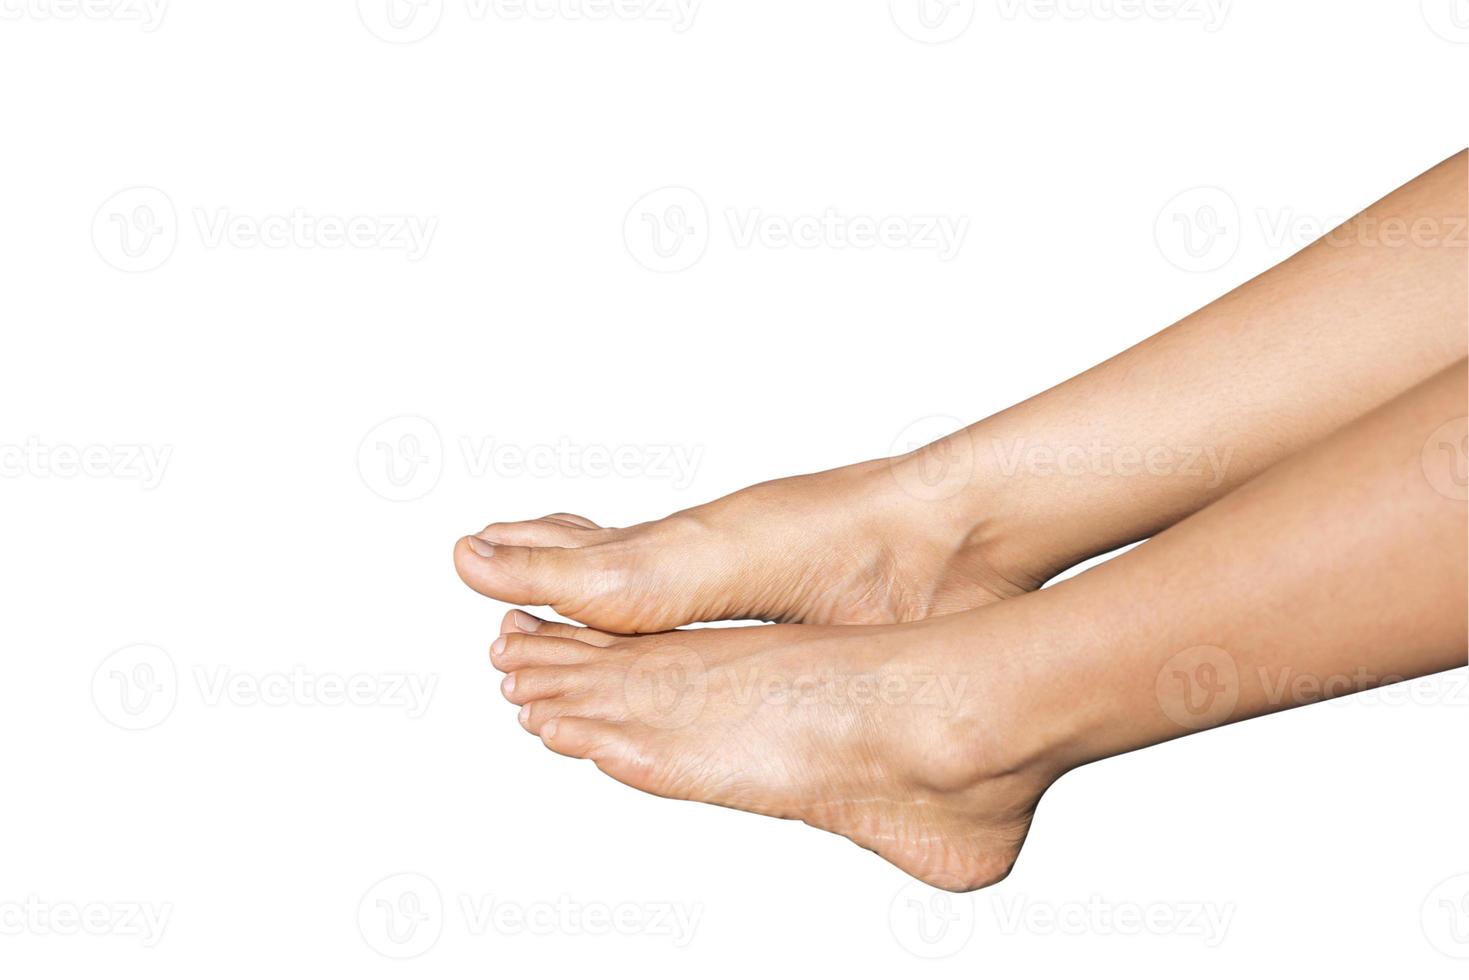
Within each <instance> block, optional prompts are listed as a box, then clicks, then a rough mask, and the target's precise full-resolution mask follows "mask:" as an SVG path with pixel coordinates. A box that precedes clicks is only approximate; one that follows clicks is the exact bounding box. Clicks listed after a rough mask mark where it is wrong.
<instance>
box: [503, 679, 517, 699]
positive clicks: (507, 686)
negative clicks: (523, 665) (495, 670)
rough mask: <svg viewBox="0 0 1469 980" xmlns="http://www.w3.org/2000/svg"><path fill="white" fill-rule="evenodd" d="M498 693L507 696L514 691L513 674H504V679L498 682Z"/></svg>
mask: <svg viewBox="0 0 1469 980" xmlns="http://www.w3.org/2000/svg"><path fill="white" fill-rule="evenodd" d="M500 693H501V694H503V695H505V696H506V697H507V698H508V697H509V696H510V695H512V694H514V693H515V675H514V674H506V675H505V679H504V680H503V681H501V682H500Z"/></svg>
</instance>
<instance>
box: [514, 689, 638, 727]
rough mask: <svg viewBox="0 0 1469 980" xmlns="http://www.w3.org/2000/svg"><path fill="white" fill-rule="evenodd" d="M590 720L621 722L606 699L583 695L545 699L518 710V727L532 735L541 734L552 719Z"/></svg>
mask: <svg viewBox="0 0 1469 980" xmlns="http://www.w3.org/2000/svg"><path fill="white" fill-rule="evenodd" d="M567 716H571V717H576V718H590V719H593V720H595V721H621V720H622V716H621V714H620V712H619V711H618V710H617V706H616V705H615V704H613V703H612V701H610V700H609V699H607V698H600V697H597V696H596V695H584V696H581V697H574V698H547V699H545V700H543V701H531V702H530V703H529V704H526V705H525V706H523V707H522V708H521V709H520V725H521V727H522V728H524V729H525V730H526V731H528V732H530V733H531V734H533V735H539V734H541V729H542V727H543V726H544V725H545V724H546V722H548V721H550V720H551V719H552V718H564V717H567Z"/></svg>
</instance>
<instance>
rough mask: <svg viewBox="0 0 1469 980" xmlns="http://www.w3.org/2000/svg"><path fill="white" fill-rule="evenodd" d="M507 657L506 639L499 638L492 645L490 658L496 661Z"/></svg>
mask: <svg viewBox="0 0 1469 980" xmlns="http://www.w3.org/2000/svg"><path fill="white" fill-rule="evenodd" d="M504 655H505V637H503V636H502V637H499V638H498V639H496V640H495V642H494V643H491V644H490V656H491V657H492V658H494V659H496V660H498V659H500V657H502V656H504Z"/></svg>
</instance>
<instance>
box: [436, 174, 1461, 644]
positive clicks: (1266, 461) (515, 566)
mask: <svg viewBox="0 0 1469 980" xmlns="http://www.w3.org/2000/svg"><path fill="white" fill-rule="evenodd" d="M1466 160H1469V155H1466V154H1465V153H1459V154H1457V155H1456V156H1454V157H1452V158H1450V159H1448V160H1446V161H1444V162H1443V163H1441V164H1439V165H1438V166H1436V167H1434V168H1433V169H1432V170H1429V171H1428V172H1427V173H1425V174H1423V175H1422V176H1420V177H1418V178H1417V179H1415V180H1413V181H1412V182H1410V183H1409V184H1407V185H1405V186H1404V187H1402V188H1400V189H1398V190H1396V191H1394V192H1393V193H1391V194H1389V195H1388V196H1387V197H1385V198H1383V199H1382V200H1381V201H1378V202H1377V203H1376V204H1374V205H1372V206H1371V207H1369V208H1368V209H1367V210H1366V211H1364V212H1363V213H1362V214H1360V215H1358V216H1357V217H1355V218H1353V219H1352V220H1351V221H1349V222H1347V223H1346V224H1345V225H1343V226H1342V227H1341V228H1339V229H1337V230H1335V231H1334V232H1332V233H1331V234H1329V235H1327V236H1326V237H1325V238H1323V239H1321V240H1320V241H1318V242H1316V243H1314V244H1313V245H1311V246H1310V247H1308V248H1306V249H1305V250H1303V251H1302V252H1300V253H1298V254H1297V255H1295V256H1293V257H1292V258H1290V259H1289V260H1287V261H1286V262H1284V263H1282V264H1281V265H1279V266H1277V267H1275V268H1274V269H1271V270H1270V271H1269V272H1266V273H1265V274H1263V275H1261V276H1259V277H1257V278H1256V279H1254V280H1252V281H1250V282H1248V283H1246V284H1245V285H1243V286H1241V287H1239V288H1238V289H1236V290H1235V291H1233V292H1231V293H1229V294H1228V295H1226V296H1224V297H1222V298H1221V299H1219V300H1217V301H1216V302H1214V303H1212V304H1210V305H1209V306H1208V307H1206V308H1204V309H1203V310H1201V311H1199V312H1198V313H1195V314H1193V315H1192V316H1189V317H1187V318H1185V319H1184V320H1182V321H1180V322H1179V323H1177V324H1175V325H1174V326H1172V327H1169V328H1168V329H1166V330H1164V331H1162V332H1161V333H1159V334H1157V335H1155V336H1153V337H1151V338H1149V339H1148V340H1146V341H1144V342H1142V343H1141V344H1138V345H1137V346H1136V347H1133V348H1131V349H1129V350H1127V351H1124V352H1123V353H1121V354H1119V355H1117V356H1116V357H1114V358H1112V359H1111V360H1108V361H1106V362H1105V363H1103V364H1100V365H1098V366H1097V367H1095V368H1092V369H1091V370H1089V371H1087V372H1085V373H1083V374H1081V375H1078V376H1077V377H1075V378H1072V379H1071V380H1070V381H1067V382H1065V383H1064V384H1061V385H1059V386H1057V387H1055V388H1052V389H1050V390H1049V391H1046V392H1044V393H1042V394H1040V395H1037V396H1036V397H1034V398H1031V399H1029V400H1028V401H1025V402H1023V403H1021V404H1019V405H1016V406H1014V407H1013V408H1010V409H1008V410H1006V411H1004V412H1001V413H999V414H998V415H995V416H992V417H990V418H987V419H985V420H983V421H981V422H978V423H976V424H974V425H972V426H970V427H969V428H967V429H964V430H961V431H960V432H957V433H955V434H953V435H952V436H949V437H946V438H945V439H942V440H940V441H939V442H937V443H935V444H933V445H931V446H928V447H925V448H923V449H920V450H917V451H915V452H913V453H910V454H908V455H906V456H901V457H897V458H894V459H888V460H877V461H871V462H866V463H859V464H857V465H855V466H848V467H844V468H842V469H837V470H830V471H827V472H824V473H816V474H812V475H808V476H799V477H794V478H790V479H784V480H776V481H773V482H770V483H763V484H759V485H757V486H753V487H750V488H748V489H745V490H742V491H739V492H738V493H735V494H732V495H730V496H728V497H724V498H722V499H720V500H716V501H714V502H712V503H709V504H705V505H703V506H700V507H695V508H693V509H691V510H686V511H682V512H680V513H677V514H674V515H672V516H670V517H667V518H664V519H663V520H659V521H653V522H650V523H647V524H639V525H637V526H634V527H628V528H602V527H598V526H597V525H596V524H594V523H593V522H592V521H590V520H588V519H586V518H583V517H578V516H575V515H571V514H553V515H550V516H548V517H545V518H541V519H539V520H534V521H521V522H514V523H497V524H491V525H489V526H488V527H486V528H485V529H484V530H482V531H480V532H479V533H478V534H476V535H471V536H468V537H465V538H463V539H461V540H460V541H459V542H458V544H457V545H456V546H455V551H454V563H455V567H456V568H457V570H458V572H459V575H460V577H461V578H463V580H464V581H465V582H466V583H467V584H468V585H469V586H470V587H472V588H474V589H475V590H476V591H479V592H481V593H483V594H485V595H487V596H490V597H492V598H495V599H500V600H503V601H505V602H510V603H514V604H518V605H538V606H550V607H551V608H553V609H555V610H556V611H557V612H558V613H561V614H562V615H564V616H566V617H568V618H571V619H574V620H577V621H578V622H582V623H585V624H587V625H589V626H593V627H597V628H599V629H602V630H607V631H611V632H617V633H646V632H655V631H660V630H667V629H672V628H674V627H677V626H683V625H687V624H690V623H700V622H714V621H719V620H730V619H763V620H769V621H773V622H788V623H810V624H881V623H895V622H909V621H913V620H918V619H923V618H925V617H928V616H935V615H943V614H947V613H952V612H958V611H961V610H965V609H972V608H976V607H979V606H983V605H986V604H989V603H992V602H994V601H996V600H998V599H1003V598H1010V597H1014V596H1017V595H1021V594H1024V593H1026V592H1031V591H1034V590H1035V589H1038V588H1039V587H1040V586H1041V585H1042V584H1044V583H1045V582H1046V581H1047V580H1049V579H1050V578H1052V577H1053V576H1055V575H1056V574H1058V573H1060V572H1062V571H1064V570H1065V569H1067V568H1069V567H1071V566H1073V565H1075V564H1077V563H1078V562H1081V561H1083V560H1085V559H1088V558H1091V557H1094V556H1096V555H1100V554H1104V553H1106V552H1108V551H1110V550H1112V549H1114V548H1117V547H1120V546H1122V545H1125V544H1128V543H1130V542H1134V541H1139V540H1142V539H1143V538H1146V537H1148V536H1150V535H1152V534H1155V533H1157V532H1158V531H1160V530H1162V529H1163V528H1165V527H1168V526H1170V525H1172V524H1174V523H1176V522H1177V521H1178V520H1180V519H1182V518H1184V517H1186V516H1188V515H1189V514H1191V513H1194V512H1195V511H1197V510H1199V509H1200V508H1202V507H1205V506H1207V505H1208V504H1210V503H1212V502H1213V501H1215V500H1218V499H1219V498H1221V497H1223V496H1224V495H1226V494H1227V493H1229V492H1230V491H1231V490H1233V489H1235V488H1236V487H1239V486H1242V485H1243V484H1245V483H1246V482H1248V481H1249V480H1250V479H1252V478H1253V477H1255V476H1257V475H1259V474H1260V473H1262V472H1264V471H1265V470H1266V469H1268V468H1269V467H1271V466H1272V465H1274V464H1276V463H1278V462H1280V461H1281V460H1283V459H1285V458H1287V457H1289V456H1290V455H1291V454H1293V453H1295V452H1298V451H1300V450H1301V449H1303V448H1305V447H1306V446H1308V445H1310V444H1311V443H1313V442H1315V441H1317V440H1318V439H1321V438H1322V437H1324V436H1326V435H1328V434H1330V433H1332V432H1334V431H1335V430H1337V429H1339V428H1340V427H1341V426H1343V425H1345V424H1346V423H1347V422H1349V421H1351V420H1352V419H1354V418H1357V417H1358V416H1360V415H1362V414H1363V413H1365V412H1367V411H1369V410H1371V409H1372V408H1374V407H1376V406H1378V405H1381V404H1382V403H1383V402H1385V401H1387V400H1388V399H1390V398H1392V397H1394V396H1395V395H1397V394H1400V393H1401V392H1403V391H1405V390H1407V389H1408V388H1410V387H1411V386H1413V385H1415V384H1418V383H1419V382H1421V381H1423V380H1424V379H1426V378H1428V377H1429V376H1431V375H1433V374H1434V373H1435V372H1438V371H1441V370H1443V369H1444V368H1445V367H1446V366H1448V365H1450V364H1452V363H1454V362H1455V361H1457V360H1459V359H1460V358H1463V357H1464V356H1465V355H1466V353H1469V339H1466V331H1465V326H1464V325H1465V322H1466V318H1469V305H1466V304H1469V299H1466V297H1469V269H1466V262H1465V256H1466V250H1465V240H1466V230H1465V224H1466V217H1465V215H1466V209H1469V205H1466V184H1469V168H1466ZM1401 229H1407V230H1410V231H1413V232H1414V233H1413V234H1412V235H1408V236H1403V235H1402V234H1401V231H1400V230H1401ZM1097 450H1100V453H1101V455H1100V460H1101V462H1100V463H1098V464H1093V463H1090V462H1088V463H1086V464H1084V465H1083V466H1081V467H1080V469H1079V470H1077V469H1076V468H1075V467H1072V468H1071V470H1070V471H1069V472H1071V473H1073V474H1074V475H1068V473H1067V472H1066V471H1063V472H1060V473H1058V472H1056V467H1055V466H1043V465H1040V464H1041V461H1043V460H1044V459H1045V458H1046V455H1045V454H1047V453H1049V454H1051V456H1053V457H1055V458H1057V459H1058V460H1061V461H1062V462H1064V461H1065V459H1067V458H1068V457H1067V455H1066V454H1068V453H1076V452H1080V453H1082V454H1090V455H1088V457H1087V458H1089V459H1090V458H1093V457H1095V456H1096V452H1097ZM1037 452H1038V453H1039V454H1040V455H1035V454H1036V453H1037ZM1195 452H1199V453H1200V455H1198V456H1194V457H1193V458H1190V454H1192V453H1195ZM1157 453H1162V454H1163V456H1161V457H1158V456H1149V455H1148V454H1157ZM1129 454H1130V455H1129ZM1158 458H1162V459H1165V460H1167V464H1166V465H1164V466H1162V467H1161V469H1159V468H1158V467H1153V469H1155V470H1159V471H1158V472H1156V474H1150V473H1148V472H1146V471H1145V472H1143V473H1141V474H1132V475H1118V474H1117V473H1116V472H1115V470H1116V469H1117V468H1119V466H1123V464H1126V463H1127V462H1128V461H1129V460H1130V459H1131V460H1137V459H1143V460H1147V459H1158ZM1123 468H1126V467H1125V466H1124V467H1123ZM1063 470H1064V468H1063Z"/></svg>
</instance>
